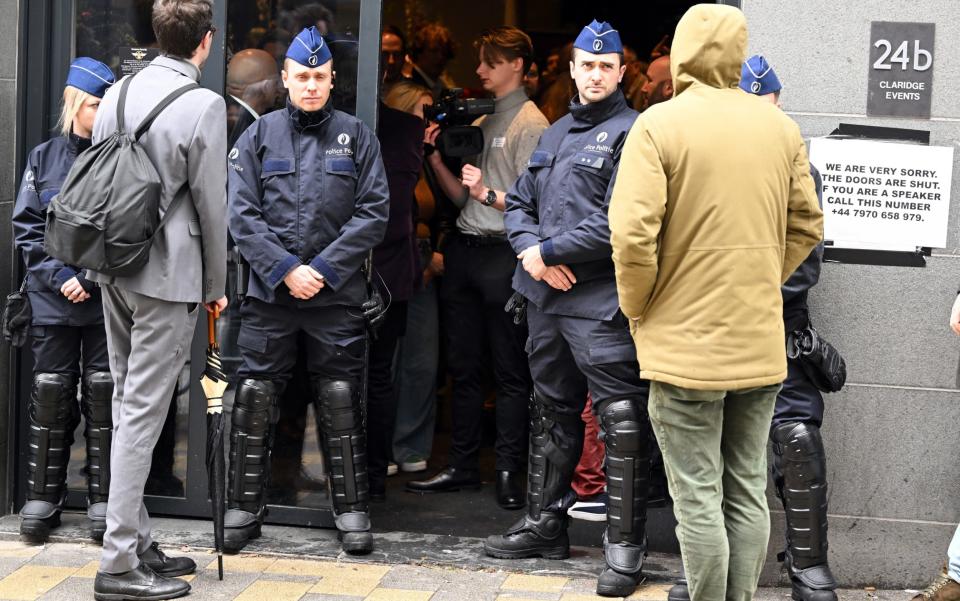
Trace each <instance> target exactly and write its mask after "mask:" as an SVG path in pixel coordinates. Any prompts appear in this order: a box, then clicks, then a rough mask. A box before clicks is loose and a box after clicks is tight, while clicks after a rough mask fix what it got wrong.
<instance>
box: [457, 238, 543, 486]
mask: <svg viewBox="0 0 960 601" xmlns="http://www.w3.org/2000/svg"><path fill="white" fill-rule="evenodd" d="M478 242H480V241H478V240H477V239H475V238H473V237H466V236H455V237H454V238H453V239H452V240H451V241H450V243H449V244H448V245H447V247H446V250H445V252H444V264H445V268H446V270H445V275H444V279H443V285H442V287H441V290H440V300H441V305H442V307H441V311H442V312H443V315H444V319H445V322H444V325H445V328H446V332H447V336H448V341H449V344H448V348H447V352H448V357H449V358H448V366H449V370H450V375H451V376H452V378H453V440H452V443H451V449H450V463H451V465H453V466H454V467H456V468H458V469H463V470H476V469H477V468H478V455H479V450H480V441H481V434H482V432H481V430H482V428H481V425H482V417H483V375H484V371H485V368H486V367H487V366H491V367H492V368H493V373H494V377H495V380H496V386H497V418H496V421H497V440H496V444H495V450H496V469H497V470H509V471H522V470H523V469H524V464H525V462H526V457H527V426H528V423H527V422H528V408H527V403H528V400H529V398H530V370H529V367H528V365H527V355H526V353H525V352H524V345H525V342H526V338H527V326H526V324H522V325H519V326H518V325H515V324H514V323H513V316H512V315H511V314H508V313H506V312H505V311H504V310H503V308H504V305H506V303H507V301H508V300H509V299H510V296H511V295H512V294H513V288H512V285H511V281H512V279H513V272H514V270H515V269H516V266H517V257H516V254H515V253H514V252H513V249H512V248H511V247H510V245H509V243H507V242H506V241H503V242H500V243H495V244H484V245H481V244H479V243H478Z"/></svg>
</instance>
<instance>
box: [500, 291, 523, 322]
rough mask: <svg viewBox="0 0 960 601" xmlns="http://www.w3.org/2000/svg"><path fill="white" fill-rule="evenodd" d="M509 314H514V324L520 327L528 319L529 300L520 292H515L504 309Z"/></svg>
mask: <svg viewBox="0 0 960 601" xmlns="http://www.w3.org/2000/svg"><path fill="white" fill-rule="evenodd" d="M503 310H504V311H506V312H507V313H513V323H515V324H516V325H520V324H522V323H523V320H525V319H526V318H527V299H526V297H525V296H523V295H522V294H520V293H519V292H514V293H513V296H511V297H510V300H508V301H507V305H506V306H505V307H504V308H503Z"/></svg>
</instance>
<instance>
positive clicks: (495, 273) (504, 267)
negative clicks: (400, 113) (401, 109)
mask: <svg viewBox="0 0 960 601" xmlns="http://www.w3.org/2000/svg"><path fill="white" fill-rule="evenodd" d="M475 46H476V47H477V48H478V50H479V53H480V65H479V66H478V67H477V74H478V75H479V76H480V81H481V83H482V84H483V88H484V89H485V90H486V91H487V92H490V93H491V94H492V95H493V96H494V99H495V100H494V102H495V110H494V112H493V113H492V114H489V115H484V116H482V117H480V118H479V119H477V120H476V121H475V122H474V125H476V126H478V127H479V128H480V130H481V131H482V132H483V141H484V144H483V150H482V151H481V152H480V154H479V155H478V156H477V157H476V158H475V160H472V161H469V162H468V163H467V164H465V165H464V166H463V169H462V171H461V179H458V178H457V176H456V175H454V174H453V173H452V172H451V171H450V169H449V168H447V166H446V165H444V162H443V158H442V157H441V156H440V154H439V153H437V152H434V153H432V154H430V155H429V157H428V161H429V163H430V166H431V167H432V168H433V170H434V172H435V173H436V176H437V180H438V183H439V184H440V187H441V189H442V190H443V192H444V193H445V194H446V195H447V196H448V197H449V198H450V199H451V200H452V201H453V202H454V203H455V204H456V205H457V206H458V207H460V215H459V217H458V218H457V223H456V232H455V234H454V235H453V236H452V238H451V239H450V240H449V241H448V242H447V244H446V246H445V252H444V262H445V270H446V275H445V277H444V282H443V288H442V290H441V302H442V306H443V309H442V310H443V312H444V317H445V323H446V329H447V332H448V335H449V344H448V349H449V369H450V372H451V375H452V377H453V438H452V443H451V449H450V465H449V466H447V467H446V468H444V469H443V470H442V471H441V472H440V473H438V474H437V475H435V476H433V477H432V478H429V479H427V480H422V481H414V482H410V483H408V484H407V487H408V489H409V490H411V491H413V492H421V493H428V492H440V491H453V490H459V489H460V488H462V487H471V488H475V487H478V486H479V485H480V474H479V469H478V467H479V466H478V455H479V449H480V436H481V423H482V411H483V400H484V390H483V389H484V386H483V378H484V374H485V372H486V371H487V370H488V369H490V368H492V371H493V374H494V376H495V378H496V387H497V409H496V410H497V441H496V470H497V502H498V503H499V504H500V505H501V506H502V507H504V508H518V507H522V506H523V503H524V501H523V495H522V491H521V488H520V478H521V472H522V471H523V468H524V463H525V453H524V450H525V446H526V445H525V439H526V424H527V401H528V398H529V395H530V377H529V371H528V368H527V359H526V355H525V353H524V343H525V339H526V327H525V326H523V325H517V324H514V323H513V320H512V318H511V316H510V315H509V314H507V313H506V312H504V305H505V304H506V303H507V301H508V300H509V298H510V296H511V295H512V293H513V290H512V286H511V281H510V280H511V277H512V275H513V271H514V268H515V267H516V264H517V258H516V253H514V251H513V249H512V248H511V246H510V243H509V242H508V240H507V236H506V231H505V229H504V225H503V210H504V207H505V204H504V199H505V197H506V191H507V190H508V189H509V188H510V187H511V186H512V185H513V183H514V182H515V181H516V180H517V178H518V177H520V175H521V174H522V173H523V172H524V171H525V170H526V167H527V161H528V160H529V159H530V155H531V154H532V153H533V150H534V148H535V147H536V145H537V142H538V140H539V139H540V134H541V133H542V132H543V130H544V129H546V127H547V120H546V118H544V116H543V114H542V113H540V111H539V110H538V109H537V107H536V105H535V104H534V103H533V102H531V101H530V100H529V99H528V98H527V95H526V92H525V91H524V88H523V76H524V74H525V73H526V72H527V70H528V69H529V68H530V63H531V61H532V60H533V44H532V43H531V41H530V37H529V36H528V35H527V34H525V33H524V32H522V31H520V30H519V29H517V28H515V27H508V26H503V27H497V28H495V29H492V30H489V31H487V32H484V34H483V35H482V36H481V37H480V39H479V40H477V42H476V43H475ZM438 135H439V131H438V130H437V129H436V128H435V129H434V131H433V132H432V134H431V136H430V138H429V141H430V142H431V143H433V142H435V141H436V140H437V136H438ZM486 341H489V349H490V350H489V355H487V354H486V353H485V351H484V349H485V346H487V345H485V342H486Z"/></svg>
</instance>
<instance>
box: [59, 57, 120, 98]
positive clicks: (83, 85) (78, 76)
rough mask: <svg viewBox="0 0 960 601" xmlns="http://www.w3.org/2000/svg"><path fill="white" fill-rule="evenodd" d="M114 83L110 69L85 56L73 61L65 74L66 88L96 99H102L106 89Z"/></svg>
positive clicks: (114, 79)
mask: <svg viewBox="0 0 960 601" xmlns="http://www.w3.org/2000/svg"><path fill="white" fill-rule="evenodd" d="M114 81H116V78H114V76H113V71H111V70H110V67H108V66H106V65H104V64H103V63H101V62H100V61H97V60H93V59H92V58H88V57H86V56H80V57H77V58H76V59H74V61H73V62H72V63H70V70H69V71H68V72H67V85H68V86H73V87H75V88H77V89H78V90H83V91H84V92H86V93H87V94H90V95H91V96H96V97H97V98H103V95H104V94H106V93H107V88H109V87H110V86H112V85H113V82H114Z"/></svg>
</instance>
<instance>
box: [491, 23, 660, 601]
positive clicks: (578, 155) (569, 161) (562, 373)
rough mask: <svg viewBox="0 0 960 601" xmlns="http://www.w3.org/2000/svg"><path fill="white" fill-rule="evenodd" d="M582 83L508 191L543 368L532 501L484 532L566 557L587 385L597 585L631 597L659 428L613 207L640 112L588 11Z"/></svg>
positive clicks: (605, 29)
mask: <svg viewBox="0 0 960 601" xmlns="http://www.w3.org/2000/svg"><path fill="white" fill-rule="evenodd" d="M570 70H571V75H572V76H573V79H574V81H575V82H576V85H577V91H578V95H577V96H576V97H574V99H573V101H572V102H571V103H570V112H569V114H567V115H566V116H564V117H563V118H561V119H560V120H559V121H557V122H556V123H554V124H553V125H552V126H551V127H550V128H549V129H547V130H546V131H545V132H544V133H543V136H542V137H541V138H540V144H539V145H538V146H537V149H536V150H535V151H534V153H533V156H532V157H531V158H530V162H529V164H528V169H527V171H526V172H525V173H524V174H523V175H522V176H521V177H520V179H519V180H518V181H517V183H516V185H515V186H514V187H513V188H512V189H511V190H510V192H509V194H508V195H507V210H506V215H505V218H504V220H505V223H506V228H507V234H508V236H509V238H510V243H511V245H512V246H513V248H514V250H515V251H516V252H517V253H518V258H519V259H520V260H521V262H522V263H521V264H520V265H518V266H517V270H516V273H515V275H514V278H513V286H514V288H515V289H516V290H517V291H518V292H519V293H520V294H522V295H523V296H524V297H525V298H526V299H528V301H529V303H528V307H527V321H528V325H529V330H530V339H529V342H528V352H529V357H530V371H531V373H532V375H533V380H534V393H533V400H532V408H531V435H530V472H529V475H528V505H527V507H528V511H527V514H526V515H525V516H524V517H523V518H522V519H520V521H518V522H517V523H516V524H514V525H513V526H512V527H511V528H510V529H509V530H508V531H507V532H506V534H504V535H502V536H499V535H498V536H491V537H489V538H487V540H486V543H485V544H484V550H485V551H486V553H487V554H488V555H491V556H493V557H501V558H507V559H515V558H522V557H534V556H542V557H546V558H554V559H558V558H565V557H567V556H568V555H569V546H570V543H569V540H568V538H567V509H568V508H569V507H570V506H571V505H572V504H573V503H574V501H576V495H575V494H574V493H573V491H572V490H571V488H570V481H571V478H572V476H573V472H574V468H575V467H576V465H577V462H578V460H579V459H580V452H581V448H582V446H583V437H584V424H583V421H582V420H581V419H580V414H581V412H582V411H583V408H584V405H585V402H586V398H587V392H588V391H589V392H590V393H591V395H592V398H593V408H594V411H595V412H596V415H597V417H598V419H599V422H600V427H601V430H602V432H603V434H602V437H603V439H604V441H605V443H606V464H605V468H606V475H607V490H608V493H609V496H610V503H609V507H608V514H607V530H606V533H605V534H604V538H603V546H604V555H605V557H606V562H607V566H606V568H605V569H604V570H603V573H601V574H600V577H599V580H598V582H597V593H598V594H601V595H613V596H624V597H625V596H628V595H630V594H631V593H632V592H633V591H634V589H635V588H636V586H637V584H638V583H639V582H640V580H641V575H640V571H641V567H642V565H643V558H644V556H645V553H646V536H645V526H646V503H647V496H648V488H649V485H648V478H649V472H650V450H651V444H652V443H651V441H652V437H651V430H650V425H649V422H648V419H647V412H646V405H647V391H648V385H647V383H646V382H645V381H643V380H641V379H640V367H639V365H638V364H637V359H636V351H635V349H634V346H633V341H632V340H631V338H630V332H629V326H628V323H627V320H626V318H625V317H624V315H623V314H622V313H621V312H620V308H619V304H618V300H617V288H616V282H615V279H614V267H613V260H612V258H611V254H612V250H611V247H610V230H609V227H608V223H607V205H608V203H609V199H610V193H611V191H612V190H613V182H614V179H615V178H616V175H617V169H618V165H619V161H620V152H621V149H622V147H623V142H624V140H625V138H626V136H627V132H628V131H629V130H630V127H631V126H632V125H633V122H634V120H635V119H636V118H637V112H636V111H634V110H632V109H630V108H629V107H628V106H627V104H626V100H625V99H624V96H623V93H622V92H621V90H620V89H619V83H620V81H621V79H622V78H623V74H624V72H625V70H626V67H625V66H624V64H623V46H622V45H621V42H620V36H619V34H618V33H617V31H616V30H615V29H613V28H611V26H610V25H609V24H608V23H598V22H597V21H594V22H592V23H591V24H590V25H588V26H587V27H584V28H583V31H582V32H581V33H580V35H579V37H577V40H576V42H575V44H574V55H573V61H572V62H571V64H570Z"/></svg>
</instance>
